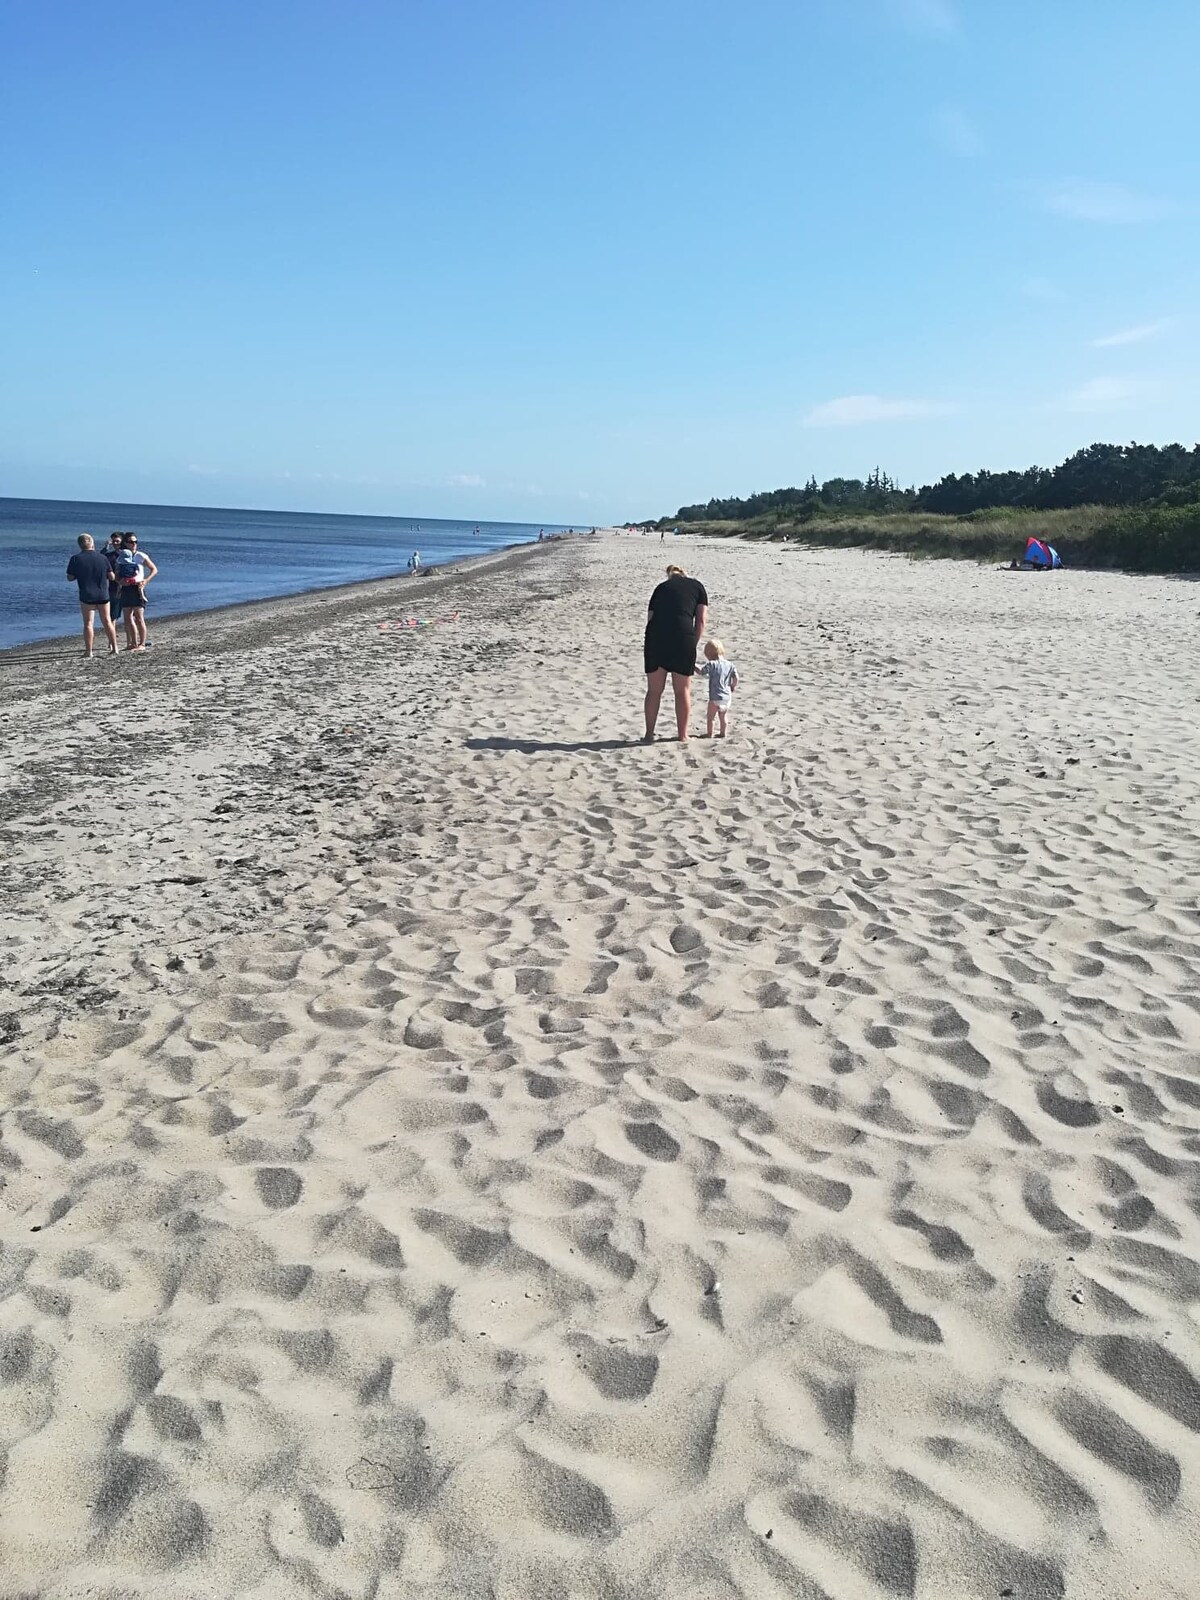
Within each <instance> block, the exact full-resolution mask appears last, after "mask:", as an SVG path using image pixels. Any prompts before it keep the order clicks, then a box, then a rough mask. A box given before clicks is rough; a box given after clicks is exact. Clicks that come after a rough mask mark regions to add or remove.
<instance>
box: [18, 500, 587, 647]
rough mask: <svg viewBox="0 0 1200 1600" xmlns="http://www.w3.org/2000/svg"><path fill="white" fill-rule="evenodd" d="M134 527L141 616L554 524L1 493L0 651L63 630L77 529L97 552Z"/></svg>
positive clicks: (474, 551) (459, 550)
mask: <svg viewBox="0 0 1200 1600" xmlns="http://www.w3.org/2000/svg"><path fill="white" fill-rule="evenodd" d="M118 528H119V529H121V530H122V531H123V532H131V533H136V534H137V536H138V546H139V548H140V549H141V550H143V551H145V553H146V554H147V555H148V556H149V557H150V558H151V560H152V561H153V562H154V563H155V565H156V566H157V567H158V574H159V575H158V577H156V578H155V579H154V581H153V583H152V584H151V585H150V591H149V599H150V606H149V610H148V612H147V619H148V621H149V623H150V628H151V634H153V629H154V618H155V617H170V616H174V615H177V614H178V613H179V612H181V611H212V610H215V609H216V608H218V607H220V606H228V605H233V604H234V603H236V602H238V601H242V600H267V599H270V598H272V597H273V596H277V595H284V594H300V593H302V592H304V591H305V590H308V589H325V588H330V587H332V586H333V585H335V584H339V583H356V582H358V581H359V580H361V579H364V578H386V577H390V576H392V575H394V574H396V573H400V572H404V571H406V570H407V567H408V560H409V557H410V556H411V555H412V553H413V551H414V550H417V551H419V552H420V555H421V564H422V566H436V565H439V564H441V563H444V562H447V561H456V560H459V559H461V558H462V557H463V556H477V555H483V554H485V553H487V552H488V551H493V550H505V549H507V548H509V547H510V546H512V545H519V544H529V543H531V542H532V541H534V540H536V539H537V536H538V533H539V531H542V530H543V529H544V531H545V532H546V534H547V535H549V534H551V533H558V532H561V531H563V530H562V529H561V528H560V527H559V526H558V525H557V524H555V525H552V524H550V523H543V524H536V523H526V522H449V521H446V520H444V519H438V518H433V517H342V516H326V515H323V514H321V513H309V512H295V511H225V510H217V509H214V508H211V507H208V506H142V505H121V504H116V503H109V502H91V501H82V500H9V499H3V498H0V571H2V572H3V575H4V576H3V581H0V648H3V647H7V646H9V645H14V644H28V643H30V642H31V641H33V640H37V639H50V638H55V637H57V636H60V635H62V634H73V633H76V632H77V631H78V629H79V608H78V604H77V602H76V599H75V586H74V584H71V583H68V582H67V580H66V576H65V574H66V567H67V560H68V558H69V557H70V556H72V555H73V554H74V553H75V551H76V549H77V548H78V546H77V544H76V542H75V541H76V538H77V537H78V535H79V534H81V533H90V534H91V535H92V537H93V538H94V539H95V541H96V548H97V549H99V548H100V546H101V545H102V544H103V543H104V541H105V540H106V539H107V538H108V536H109V534H110V533H112V532H113V531H114V530H115V529H118Z"/></svg>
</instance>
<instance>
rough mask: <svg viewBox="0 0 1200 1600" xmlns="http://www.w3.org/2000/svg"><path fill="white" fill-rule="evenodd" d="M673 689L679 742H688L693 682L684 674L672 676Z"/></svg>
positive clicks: (676, 673)
mask: <svg viewBox="0 0 1200 1600" xmlns="http://www.w3.org/2000/svg"><path fill="white" fill-rule="evenodd" d="M671 687H672V688H673V689H674V690H675V728H676V731H677V732H678V734H679V742H680V743H681V744H684V743H686V742H687V736H688V723H689V722H690V721H691V718H692V680H691V678H690V677H685V676H684V674H683V673H682V672H673V673H672V674H671Z"/></svg>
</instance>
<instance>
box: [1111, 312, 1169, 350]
mask: <svg viewBox="0 0 1200 1600" xmlns="http://www.w3.org/2000/svg"><path fill="white" fill-rule="evenodd" d="M1170 326H1171V323H1170V320H1169V319H1168V318H1166V317H1163V318H1161V319H1160V320H1159V321H1158V322H1139V323H1138V324H1137V326H1136V327H1133V328H1120V329H1118V331H1117V332H1116V333H1106V334H1105V335H1104V337H1103V338H1102V339H1093V340H1092V346H1093V348H1094V349H1096V350H1107V349H1109V347H1110V346H1112V345H1117V344H1142V343H1144V341H1145V340H1147V339H1157V338H1158V336H1159V334H1160V333H1165V332H1166V331H1167V329H1168V328H1169V327H1170Z"/></svg>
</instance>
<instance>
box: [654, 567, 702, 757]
mask: <svg viewBox="0 0 1200 1600" xmlns="http://www.w3.org/2000/svg"><path fill="white" fill-rule="evenodd" d="M707 619H708V595H707V593H706V592H705V588H704V585H703V584H702V583H701V582H700V581H699V580H698V579H696V578H689V577H688V575H687V573H686V572H685V571H684V570H683V568H682V567H675V566H670V567H668V568H667V578H666V582H665V583H660V584H659V586H658V588H657V589H655V591H654V593H653V594H652V595H651V596H650V612H649V615H648V616H647V618H646V644H645V657H646V743H647V744H653V742H654V725H655V723H656V722H657V721H658V708H659V705H660V704H661V702H662V697H663V690H664V689H665V688H666V686H667V673H668V672H669V673H670V674H671V687H672V688H673V689H674V691H675V725H676V728H677V729H678V732H679V738H680V740H681V741H683V740H686V738H687V736H688V721H689V719H690V717H691V714H692V675H693V673H694V672H695V670H696V650H697V647H698V646H699V644H700V640H701V638H702V636H703V634H704V624H705V622H706V621H707Z"/></svg>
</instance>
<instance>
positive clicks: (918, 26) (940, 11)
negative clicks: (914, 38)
mask: <svg viewBox="0 0 1200 1600" xmlns="http://www.w3.org/2000/svg"><path fill="white" fill-rule="evenodd" d="M886 3H887V9H888V11H889V12H890V13H891V15H892V16H893V17H895V18H896V20H897V21H898V22H899V24H900V26H901V27H902V28H907V29H908V31H909V32H910V33H926V34H930V33H931V34H947V33H957V32H958V30H959V17H958V7H957V6H956V5H955V4H954V3H953V0H886Z"/></svg>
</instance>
